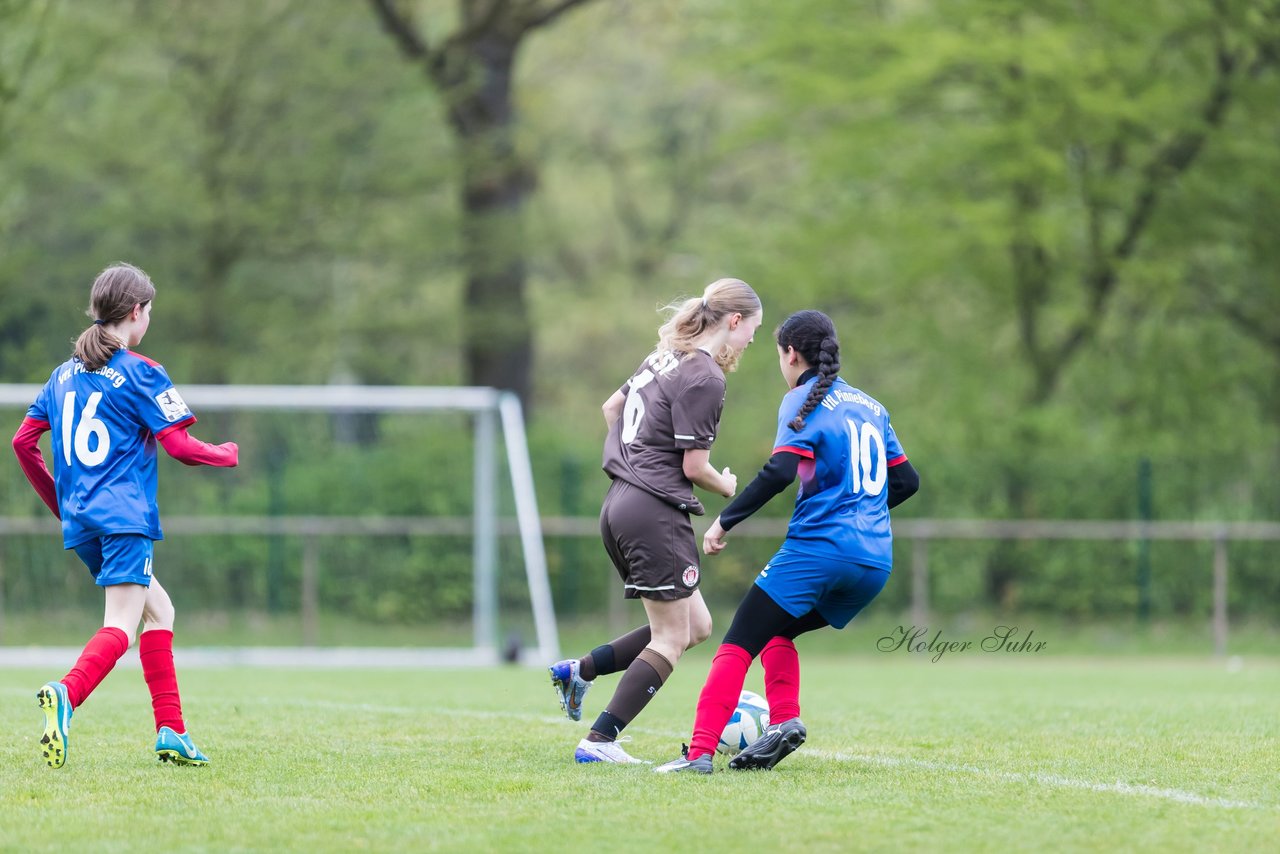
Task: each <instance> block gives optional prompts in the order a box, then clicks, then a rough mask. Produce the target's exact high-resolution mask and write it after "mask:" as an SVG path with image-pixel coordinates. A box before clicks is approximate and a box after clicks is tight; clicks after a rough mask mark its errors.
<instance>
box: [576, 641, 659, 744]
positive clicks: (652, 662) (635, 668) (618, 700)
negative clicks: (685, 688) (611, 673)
mask: <svg viewBox="0 0 1280 854" xmlns="http://www.w3.org/2000/svg"><path fill="white" fill-rule="evenodd" d="M674 669H675V668H674V667H673V666H672V664H671V662H670V661H668V660H667V657H666V656H665V655H663V654H662V653H659V652H654V651H653V650H651V649H649V648H648V647H645V648H644V649H642V650H640V653H639V654H638V655H637V656H636V659H635V661H633V662H631V666H630V667H628V668H627V672H626V673H624V674H622V679H620V680H619V681H618V687H617V690H615V691H614V692H613V698H612V699H611V700H609V705H608V706H607V707H606V708H605V710H604V711H603V712H601V713H600V717H598V718H596V722H595V723H594V724H592V725H591V732H590V733H589V734H588V735H587V738H588V739H590V740H591V741H613V740H614V739H616V738H617V737H618V733H620V732H622V728H623V727H625V726H626V725H627V724H629V723H631V722H632V721H633V720H635V719H636V715H638V714H640V712H641V711H642V710H643V709H644V707H645V706H646V705H648V703H649V701H650V700H652V699H653V697H654V695H655V694H657V693H658V689H659V688H661V687H662V684H663V683H664V682H666V681H667V677H669V676H670V675H671V671H672V670H674Z"/></svg>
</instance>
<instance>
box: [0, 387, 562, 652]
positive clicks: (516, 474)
mask: <svg viewBox="0 0 1280 854" xmlns="http://www.w3.org/2000/svg"><path fill="white" fill-rule="evenodd" d="M40 389H41V386H39V385H29V384H0V406H5V407H24V408H25V407H27V406H29V405H30V404H31V401H33V400H35V398H36V395H38V394H39V393H40ZM181 392H182V396H183V398H184V399H185V400H186V401H187V402H188V403H189V404H190V405H191V408H192V409H193V410H194V411H196V412H197V413H199V412H218V411H221V412H244V411H262V412H282V411H290V410H292V411H310V412H324V413H343V412H347V413H350V412H366V413H394V412H464V413H469V414H471V415H472V416H473V417H474V419H475V422H474V423H475V433H474V435H475V454H474V457H475V463H474V499H473V507H472V524H471V533H472V564H473V579H474V581H473V589H474V596H475V601H474V602H473V605H472V618H473V643H472V646H471V648H470V649H468V648H466V647H457V648H453V647H445V648H427V647H423V648H409V649H406V648H375V647H252V648H248V647H240V648H226V649H213V648H208V649H203V650H186V651H181V650H180V651H176V653H177V657H178V659H179V663H187V664H201V663H204V664H209V665H212V666H226V665H236V664H260V665H263V666H288V667H292V666H316V667H342V666H352V665H354V666H360V667H378V666H392V667H400V666H441V667H451V666H468V665H476V664H478V665H492V664H497V663H499V662H501V661H502V650H501V647H500V644H499V639H498V637H497V633H498V613H497V611H498V605H497V603H498V596H497V556H498V550H497V541H498V536H499V533H500V531H499V518H498V471H497V468H498V459H497V458H498V451H497V444H498V429H499V427H501V430H502V439H503V444H504V445H505V447H506V462H507V470H508V471H509V473H510V476H511V487H512V493H513V496H514V498H515V510H516V528H517V531H518V533H519V536H520V544H521V553H522V555H523V559H524V569H525V576H526V579H527V582H528V587H529V601H530V605H531V608H532V610H533V620H534V629H535V633H536V636H537V646H536V647H534V648H529V649H524V650H521V660H522V661H523V663H526V664H542V665H545V664H547V663H549V662H553V661H555V660H557V659H558V658H559V657H560V645H559V638H558V633H557V628H556V618H555V608H554V606H553V604H552V598H551V585H550V582H549V580H548V578H547V559H546V551H545V548H544V546H543V540H542V522H541V519H540V517H539V514H538V503H537V495H536V492H535V490H534V483H533V467H532V464H531V461H530V458H529V445H528V441H527V438H526V435H525V429H524V415H523V411H522V408H521V406H520V399H519V398H518V397H517V396H516V395H515V394H513V393H512V392H509V391H501V390H498V389H493V388H485V387H478V386H457V387H447V386H358V385H311V386H285V385H183V386H182V388H181ZM324 518H325V517H305V518H303V519H292V520H287V519H282V520H266V521H265V523H264V521H263V520H257V521H256V522H254V520H252V519H244V520H243V521H244V522H248V523H250V524H248V525H237V524H235V520H234V519H229V518H225V517H224V518H221V519H218V520H209V521H210V522H211V523H212V524H211V525H208V526H206V525H202V524H200V520H192V519H183V520H178V519H174V520H172V522H175V523H178V524H169V523H167V524H166V528H169V529H170V531H171V532H172V533H177V534H179V535H181V534H182V533H184V532H197V531H200V530H202V529H203V528H205V527H213V528H215V529H216V530H219V531H227V532H228V533H237V532H244V533H268V534H290V533H303V534H316V533H318V532H319V530H320V529H321V528H320V526H324V528H325V529H328V528H330V527H331V528H332V530H331V531H328V532H331V533H342V532H344V530H345V529H349V528H352V527H355V528H357V529H359V528H364V529H365V530H368V531H369V532H381V533H388V532H399V529H400V528H403V529H404V532H405V533H412V532H425V531H424V526H423V524H421V523H423V522H430V521H431V520H421V519H405V520H403V522H404V524H403V525H398V524H396V523H397V520H396V519H395V518H394V517H379V518H377V519H370V520H367V521H368V522H369V523H373V524H363V523H361V521H360V520H359V519H353V518H350V517H341V518H334V520H333V522H334V523H335V524H334V525H332V526H325V525H324V521H323V520H324ZM33 521H34V520H33ZM49 521H50V522H51V521H52V520H49ZM273 521H278V522H279V523H280V524H273ZM440 521H441V522H446V523H447V522H448V521H449V520H440ZM44 527H45V525H44V524H38V525H34V526H33V525H25V524H14V523H13V520H0V534H5V533H33V532H35V530H36V529H39V530H43V529H44ZM49 527H50V530H51V531H52V530H53V527H52V526H51V525H50V526H49ZM426 527H427V528H429V527H430V526H426ZM446 527H447V524H446ZM502 527H503V528H506V526H505V525H504V526H502ZM29 528H30V529H31V530H28V529H29ZM238 529H243V530H242V531H241V530H238ZM304 569H305V567H304ZM303 586H304V604H303V607H304V610H305V608H306V607H307V604H306V602H307V595H308V594H307V591H306V588H307V581H306V577H305V572H304V582H303ZM311 595H312V596H313V597H314V589H313V590H312V591H311ZM36 652H37V650H35V649H33V648H31V647H26V648H23V649H21V650H19V649H4V648H0V663H2V664H10V665H14V666H20V665H24V664H32V665H35V664H37V663H40V662H41V661H42V660H43V659H44V658H45V657H46V656H44V655H36ZM44 652H45V653H49V654H52V655H51V656H48V657H55V658H57V659H58V660H62V659H65V657H66V651H64V650H61V649H54V648H46V650H44ZM72 654H73V655H74V652H73V653H72ZM33 656H34V657H33ZM11 659H12V660H11Z"/></svg>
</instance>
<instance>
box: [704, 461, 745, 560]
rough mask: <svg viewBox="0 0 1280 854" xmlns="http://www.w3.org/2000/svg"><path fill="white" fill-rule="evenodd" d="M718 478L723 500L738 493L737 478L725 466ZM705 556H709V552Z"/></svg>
mask: <svg viewBox="0 0 1280 854" xmlns="http://www.w3.org/2000/svg"><path fill="white" fill-rule="evenodd" d="M720 477H721V478H723V479H724V489H723V490H722V491H721V492H720V494H721V495H723V496H724V497H725V498H732V497H733V494H734V493H735V492H737V491H738V476H737V475H736V474H734V473H733V472H731V471H729V467H728V466H725V467H724V471H722V472H720ZM707 554H710V552H708V553H707Z"/></svg>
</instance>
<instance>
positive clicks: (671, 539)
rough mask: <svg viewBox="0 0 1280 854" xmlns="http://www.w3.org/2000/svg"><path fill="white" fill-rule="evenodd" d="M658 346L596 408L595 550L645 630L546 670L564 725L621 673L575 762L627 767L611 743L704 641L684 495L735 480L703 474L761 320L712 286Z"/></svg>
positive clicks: (738, 294) (739, 287) (709, 471)
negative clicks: (599, 479)
mask: <svg viewBox="0 0 1280 854" xmlns="http://www.w3.org/2000/svg"><path fill="white" fill-rule="evenodd" d="M669 308H674V309H675V313H674V314H673V316H672V317H671V319H670V320H668V321H667V322H666V323H665V324H663V325H662V327H661V328H660V329H659V330H658V346H657V348H656V349H655V350H654V351H653V352H652V353H650V354H649V355H648V356H647V357H646V358H645V360H644V361H643V362H642V363H641V364H640V367H639V368H637V369H636V371H635V373H634V375H633V376H632V377H631V378H630V379H629V380H627V382H626V383H624V384H623V386H622V387H621V388H620V389H618V391H616V392H614V393H613V395H612V396H610V398H609V399H608V400H607V401H605V403H604V406H603V407H602V409H603V411H604V419H605V423H606V424H607V425H608V428H609V433H608V437H607V438H606V439H605V446H604V463H603V468H604V470H605V472H607V473H608V475H609V477H610V478H611V479H612V481H613V482H612V484H611V485H610V487H609V493H608V495H607V496H606V497H605V500H604V506H603V507H602V508H601V511H600V533H601V536H602V538H603V539H604V545H605V550H606V551H607V552H608V553H609V557H610V559H612V561H613V564H614V567H615V568H616V569H617V571H618V574H619V575H620V576H621V577H622V583H623V590H624V595H625V596H626V598H628V599H640V600H641V601H642V602H643V603H644V608H645V614H646V616H647V617H648V623H647V624H646V625H644V626H641V627H640V628H638V629H635V630H634V631H632V632H629V633H628V634H626V635H623V636H622V637H620V638H617V639H615V640H613V641H610V642H609V643H607V644H604V645H602V646H598V647H596V648H595V649H593V650H591V652H589V653H588V654H587V655H585V656H583V657H582V658H578V659H567V660H565V661H559V662H556V663H555V664H553V665H551V668H550V670H551V682H552V685H553V686H555V689H556V693H557V695H558V696H559V698H560V705H561V707H562V708H563V709H564V710H565V713H566V714H568V716H569V717H570V718H571V719H572V720H575V721H576V720H581V718H582V698H583V696H584V695H585V694H586V692H587V689H588V688H589V687H591V683H592V680H594V679H595V678H596V677H597V676H602V675H604V674H606V673H616V672H619V671H625V672H624V673H623V676H622V679H621V680H620V681H619V682H618V687H617V689H616V690H615V691H614V695H613V698H612V699H611V700H610V701H609V704H608V705H607V706H606V707H605V710H604V711H603V712H601V713H600V716H599V717H598V718H596V721H595V723H594V724H592V726H591V732H590V733H588V735H587V737H586V738H584V739H582V741H581V742H579V744H578V747H577V749H576V750H575V752H574V758H575V759H576V760H577V761H578V762H619V763H637V762H639V761H640V760H638V759H634V758H632V757H631V756H629V755H628V754H627V753H626V752H625V751H624V750H623V749H622V748H621V747H619V746H618V745H617V743H616V742H617V739H618V736H619V734H620V733H621V732H622V730H623V728H624V727H626V725H627V724H629V723H631V721H632V720H634V719H635V717H636V716H637V715H639V714H640V711H641V710H642V709H643V708H644V707H645V705H646V704H647V703H648V702H649V700H650V699H652V698H653V696H654V694H656V693H657V691H658V689H659V688H661V687H662V685H663V683H664V682H666V680H667V677H669V676H670V675H671V672H672V670H673V669H674V668H675V665H676V662H678V661H679V660H680V656H681V655H682V654H683V653H684V651H685V650H686V649H688V648H689V647H691V646H695V645H696V644H699V643H701V642H702V641H704V640H706V639H707V638H708V637H709V636H710V634H711V614H710V612H709V611H708V610H707V606H706V603H705V602H704V601H703V599H702V594H701V592H699V590H698V583H699V581H700V579H701V571H700V569H699V560H698V547H697V542H696V541H695V539H694V534H693V525H692V524H691V522H690V520H689V516H690V515H691V514H692V515H698V516H701V515H702V514H703V513H704V510H703V507H702V504H701V502H700V501H699V500H698V499H697V497H696V496H695V495H694V493H693V487H694V486H695V485H696V486H699V487H701V488H702V489H705V490H707V491H708V492H714V493H717V494H719V495H723V496H725V497H730V496H732V495H733V494H734V493H735V492H736V491H737V487H738V479H737V477H735V476H734V475H733V473H732V472H730V471H729V469H727V468H726V469H724V470H723V471H720V470H717V469H716V468H715V466H713V465H711V460H710V456H711V450H710V449H711V444H712V442H713V441H715V437H716V432H717V428H718V426H719V423H720V414H721V411H722V409H723V407H724V389H725V379H724V375H725V372H726V371H733V370H734V369H736V367H737V364H738V359H739V358H740V357H741V356H742V352H743V351H744V350H745V349H746V348H747V345H749V344H750V343H751V341H752V338H753V336H754V335H755V332H756V329H757V328H759V326H760V323H761V321H762V319H763V314H762V309H761V305H760V298H759V297H758V296H756V293H755V291H753V290H752V289H751V287H750V286H749V285H748V284H747V283H746V282H743V281H741V280H740V279H720V280H718V281H716V282H712V283H711V284H710V285H708V286H707V288H706V290H705V291H704V292H703V294H702V296H701V297H694V298H692V299H688V300H685V301H684V302H682V303H678V304H676V305H674V306H670V307H669Z"/></svg>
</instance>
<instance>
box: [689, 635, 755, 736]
mask: <svg viewBox="0 0 1280 854" xmlns="http://www.w3.org/2000/svg"><path fill="white" fill-rule="evenodd" d="M750 666H751V654H750V653H749V652H747V651H746V650H745V649H743V648H742V647H740V646H736V645H734V644H731V643H725V644H721V645H720V648H719V649H718V650H716V657H715V660H714V661H712V662H711V672H710V673H708V674H707V683H706V684H705V685H703V686H702V693H701V694H700V695H699V696H698V714H697V717H696V718H695V719H694V721H693V738H692V739H690V741H689V757H688V758H690V759H697V758H698V757H699V756H702V755H704V754H706V755H710V754H712V753H715V751H716V745H717V744H718V743H719V742H720V734H721V733H722V732H724V728H725V725H726V724H728V723H729V717H730V716H731V715H732V714H733V710H734V709H736V708H737V707H738V695H739V694H741V693H742V683H743V682H745V681H746V679H747V668H749V667H750Z"/></svg>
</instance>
